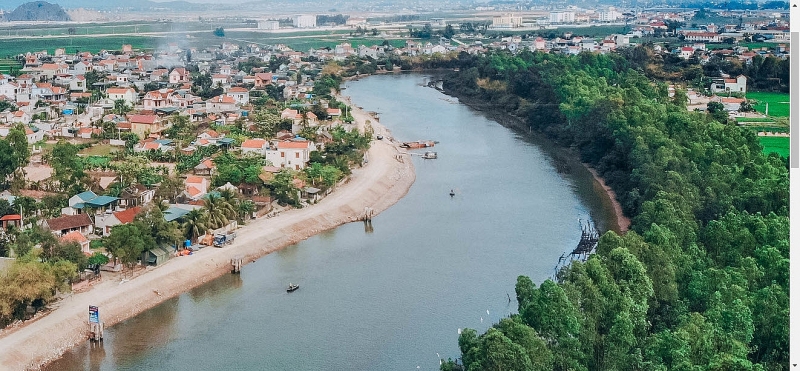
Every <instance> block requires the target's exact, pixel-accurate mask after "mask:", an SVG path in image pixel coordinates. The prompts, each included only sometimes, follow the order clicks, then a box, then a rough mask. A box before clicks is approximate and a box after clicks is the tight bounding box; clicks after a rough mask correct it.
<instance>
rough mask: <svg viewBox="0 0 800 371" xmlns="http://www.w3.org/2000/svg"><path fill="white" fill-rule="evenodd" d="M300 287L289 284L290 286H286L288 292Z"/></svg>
mask: <svg viewBox="0 0 800 371" xmlns="http://www.w3.org/2000/svg"><path fill="white" fill-rule="evenodd" d="M299 288H300V285H294V284H291V283H290V284H289V287H287V288H286V292H292V291H294V290H297V289H299Z"/></svg>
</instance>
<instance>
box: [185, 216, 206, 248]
mask: <svg viewBox="0 0 800 371" xmlns="http://www.w3.org/2000/svg"><path fill="white" fill-rule="evenodd" d="M207 220H208V214H207V212H205V211H204V210H198V209H195V210H192V211H190V212H189V213H188V214H186V216H184V217H183V231H184V236H186V238H188V239H190V240H192V241H197V239H198V238H199V237H200V236H202V235H204V234H206V231H208V227H207V223H208V222H207Z"/></svg>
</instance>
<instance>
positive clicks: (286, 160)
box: [266, 141, 316, 170]
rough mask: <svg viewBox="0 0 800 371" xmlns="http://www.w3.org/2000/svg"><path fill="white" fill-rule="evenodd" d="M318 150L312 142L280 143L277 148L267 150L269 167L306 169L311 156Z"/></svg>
mask: <svg viewBox="0 0 800 371" xmlns="http://www.w3.org/2000/svg"><path fill="white" fill-rule="evenodd" d="M314 150H316V147H315V146H314V143H313V142H311V141H297V142H295V141H285V142H278V145H277V146H276V147H275V148H270V149H267V151H266V159H267V165H269V164H272V166H277V167H281V168H289V169H293V170H302V169H305V167H306V164H307V163H308V161H309V159H310V158H309V154H310V153H311V151H314Z"/></svg>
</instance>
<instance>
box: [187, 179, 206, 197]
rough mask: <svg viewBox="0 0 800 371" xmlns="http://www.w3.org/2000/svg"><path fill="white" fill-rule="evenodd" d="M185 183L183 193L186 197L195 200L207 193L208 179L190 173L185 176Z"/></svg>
mask: <svg viewBox="0 0 800 371" xmlns="http://www.w3.org/2000/svg"><path fill="white" fill-rule="evenodd" d="M184 183H185V184H186V186H185V188H184V195H186V197H188V198H190V199H192V200H194V201H197V200H199V199H201V198H203V196H205V195H206V193H208V179H206V178H203V177H199V176H194V175H190V176H188V177H186V181H185V182H184Z"/></svg>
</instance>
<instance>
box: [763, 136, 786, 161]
mask: <svg viewBox="0 0 800 371" xmlns="http://www.w3.org/2000/svg"><path fill="white" fill-rule="evenodd" d="M758 140H759V142H761V145H762V146H763V147H764V154H766V155H768V154H770V153H772V152H777V153H778V154H779V155H781V156H783V157H789V137H758Z"/></svg>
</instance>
